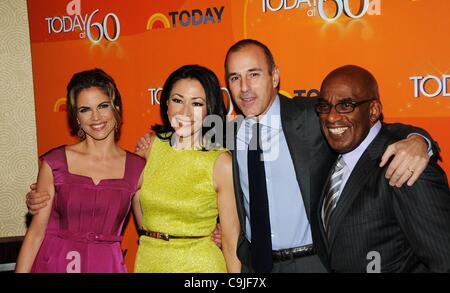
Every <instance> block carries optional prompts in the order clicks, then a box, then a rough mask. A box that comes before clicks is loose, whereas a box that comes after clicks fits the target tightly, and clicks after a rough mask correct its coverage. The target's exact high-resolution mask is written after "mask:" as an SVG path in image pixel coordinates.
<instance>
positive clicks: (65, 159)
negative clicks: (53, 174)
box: [63, 145, 129, 187]
mask: <svg viewBox="0 0 450 293" xmlns="http://www.w3.org/2000/svg"><path fill="white" fill-rule="evenodd" d="M66 149H67V145H64V146H63V153H64V164H65V167H66V172H67V174H69V175H70V176H75V177H79V178H84V179H87V180H88V182H90V183H91V184H93V185H94V186H96V187H97V186H100V185H101V184H102V183H103V182H106V181H117V180H124V179H125V178H126V176H127V170H128V157H129V152H128V151H127V150H125V166H124V169H123V176H122V178H104V179H100V181H98V182H97V183H95V181H94V178H92V177H91V176H86V175H81V174H75V173H71V172H70V171H69V162H68V161H67V150H66Z"/></svg>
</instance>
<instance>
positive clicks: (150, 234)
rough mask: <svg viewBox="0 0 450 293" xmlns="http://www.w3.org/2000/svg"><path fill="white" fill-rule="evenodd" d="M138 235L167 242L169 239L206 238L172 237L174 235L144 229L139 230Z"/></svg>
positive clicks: (190, 237) (191, 237)
mask: <svg viewBox="0 0 450 293" xmlns="http://www.w3.org/2000/svg"><path fill="white" fill-rule="evenodd" d="M138 234H139V236H148V237H153V238H156V239H162V240H165V241H169V240H170V239H193V238H194V239H195V238H203V237H206V236H174V235H169V234H167V233H161V232H154V231H147V230H144V229H139V230H138Z"/></svg>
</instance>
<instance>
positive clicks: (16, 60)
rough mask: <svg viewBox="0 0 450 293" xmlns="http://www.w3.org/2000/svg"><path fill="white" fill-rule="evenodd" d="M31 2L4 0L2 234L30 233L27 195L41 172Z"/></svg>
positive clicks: (0, 40)
mask: <svg viewBox="0 0 450 293" xmlns="http://www.w3.org/2000/svg"><path fill="white" fill-rule="evenodd" d="M36 157H37V148H36V123H35V112H34V97H33V80H32V74H31V52H30V37H29V30H28V15H27V6H26V0H0V160H1V161H0V237H7V236H18V235H23V234H24V233H25V224H24V223H25V222H24V219H25V214H26V206H25V202H24V195H25V193H26V192H27V189H28V186H29V185H30V183H31V182H33V181H34V180H36V179H35V178H36V174H37V159H36Z"/></svg>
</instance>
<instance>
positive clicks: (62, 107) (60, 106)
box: [53, 97, 67, 112]
mask: <svg viewBox="0 0 450 293" xmlns="http://www.w3.org/2000/svg"><path fill="white" fill-rule="evenodd" d="M66 111H67V108H66V97H64V98H59V99H58V100H56V102H55V105H53V112H66Z"/></svg>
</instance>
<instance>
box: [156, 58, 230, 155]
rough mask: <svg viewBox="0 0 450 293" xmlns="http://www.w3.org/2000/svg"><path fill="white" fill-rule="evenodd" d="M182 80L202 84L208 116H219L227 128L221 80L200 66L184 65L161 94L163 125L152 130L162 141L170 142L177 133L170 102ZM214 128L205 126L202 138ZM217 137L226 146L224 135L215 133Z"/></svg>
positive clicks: (175, 72) (169, 79) (158, 125)
mask: <svg viewBox="0 0 450 293" xmlns="http://www.w3.org/2000/svg"><path fill="white" fill-rule="evenodd" d="M182 79H193V80H197V81H198V82H200V84H201V85H202V87H203V90H204V91H205V94H206V115H217V116H219V117H220V119H221V121H222V122H223V126H225V123H226V112H227V111H226V108H225V103H224V100H223V95H222V90H221V89H220V84H219V80H218V78H217V76H216V75H215V73H214V72H213V71H212V70H210V69H208V68H206V67H203V66H200V65H184V66H182V67H180V68H178V69H177V70H175V71H174V72H172V73H171V74H170V75H169V77H168V78H167V80H166V81H165V83H164V86H163V89H162V92H161V97H160V113H161V118H162V121H163V123H162V124H156V125H153V126H152V130H153V131H154V132H155V133H156V135H157V136H158V137H159V138H160V139H163V140H170V139H171V137H172V134H173V133H174V131H175V130H174V129H173V128H172V126H171V124H170V121H169V116H168V114H167V111H168V101H169V98H170V92H171V91H172V88H173V86H174V84H175V83H176V82H177V81H179V80H182ZM212 128H213V127H205V126H203V128H202V137H203V136H204V135H205V133H206V132H208V131H209V130H211V129H212ZM215 135H220V136H221V137H220V139H221V141H222V142H223V144H222V143H221V145H222V146H224V145H225V142H224V141H223V139H224V135H223V133H215ZM217 139H218V138H217V137H216V139H215V140H216V141H217ZM219 141H220V140H219ZM207 143H209V142H207Z"/></svg>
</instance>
